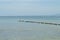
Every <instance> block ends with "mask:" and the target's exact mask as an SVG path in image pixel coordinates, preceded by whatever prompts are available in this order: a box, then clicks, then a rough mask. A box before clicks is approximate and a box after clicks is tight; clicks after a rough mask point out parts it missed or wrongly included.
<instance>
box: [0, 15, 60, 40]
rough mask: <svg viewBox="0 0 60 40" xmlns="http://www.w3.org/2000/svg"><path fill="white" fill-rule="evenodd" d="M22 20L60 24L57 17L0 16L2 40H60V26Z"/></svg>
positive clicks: (59, 19)
mask: <svg viewBox="0 0 60 40" xmlns="http://www.w3.org/2000/svg"><path fill="white" fill-rule="evenodd" d="M20 19H23V20H32V21H40V22H41V21H42V22H52V23H60V17H55V16H52V17H50V16H0V40H60V26H59V25H57V26H56V25H49V24H37V23H25V22H19V20H20Z"/></svg>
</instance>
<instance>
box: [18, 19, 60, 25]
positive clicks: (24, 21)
mask: <svg viewBox="0 0 60 40" xmlns="http://www.w3.org/2000/svg"><path fill="white" fill-rule="evenodd" d="M19 22H28V23H38V24H49V25H59V26H60V24H57V23H48V22H38V21H25V20H19Z"/></svg>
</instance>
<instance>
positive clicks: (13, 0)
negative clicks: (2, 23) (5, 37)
mask: <svg viewBox="0 0 60 40" xmlns="http://www.w3.org/2000/svg"><path fill="white" fill-rule="evenodd" d="M56 14H60V0H0V16H37V15H38V16H39V15H56Z"/></svg>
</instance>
